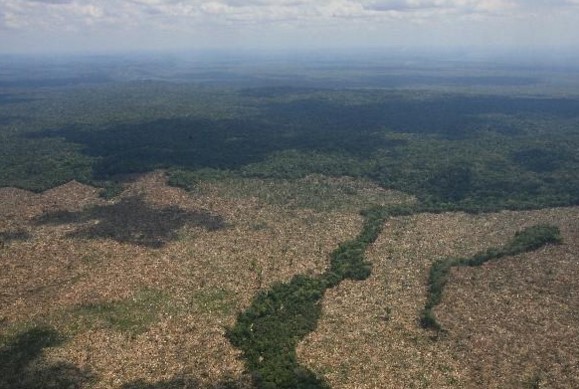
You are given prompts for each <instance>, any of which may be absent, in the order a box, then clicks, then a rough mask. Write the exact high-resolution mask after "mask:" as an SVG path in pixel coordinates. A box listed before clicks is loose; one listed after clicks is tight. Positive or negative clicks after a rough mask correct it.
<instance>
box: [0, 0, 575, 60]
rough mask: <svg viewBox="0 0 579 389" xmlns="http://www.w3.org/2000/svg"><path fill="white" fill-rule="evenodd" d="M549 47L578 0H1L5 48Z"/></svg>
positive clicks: (565, 29)
mask: <svg viewBox="0 0 579 389" xmlns="http://www.w3.org/2000/svg"><path fill="white" fill-rule="evenodd" d="M392 46H396V47H410V48H423V47H428V48H439V47H441V48H446V47H450V48H454V47H460V48H485V49H489V48H490V49H493V48H496V49H509V48H513V47H517V48H523V49H529V50H534V49H536V50H538V49H542V48H549V47H557V48H559V47H561V48H575V49H577V51H579V0H551V1H549V0H482V1H474V0H318V1H315V0H211V1H200V0H190V1H180V0H0V52H4V53H7V52H24V53H30V52H67V51H73V52H74V51H84V52H94V51H96V52H100V51H109V50H115V51H124V50H143V49H145V50H146V49H153V50H157V49H207V48H220V49H233V48H246V49H260V48H262V49H284V48H286V49H296V48H306V49H317V48H332V49H339V48H352V47H361V48H365V47H368V48H376V47H392Z"/></svg>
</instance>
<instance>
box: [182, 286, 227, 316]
mask: <svg viewBox="0 0 579 389" xmlns="http://www.w3.org/2000/svg"><path fill="white" fill-rule="evenodd" d="M233 298H234V294H233V293H232V292H231V291H229V290H225V289H221V288H217V289H212V290H201V291H199V292H197V293H195V294H194V296H193V298H192V300H191V303H192V304H194V305H196V306H198V307H200V308H201V309H202V310H203V311H205V312H220V313H223V314H225V315H227V314H229V313H230V312H231V311H232V310H233V308H234V306H235V301H234V299H233Z"/></svg>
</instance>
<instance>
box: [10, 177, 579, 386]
mask: <svg viewBox="0 0 579 389" xmlns="http://www.w3.org/2000/svg"><path fill="white" fill-rule="evenodd" d="M308 179H309V180H314V179H316V178H311V177H310V178H308ZM278 184H279V183H278ZM334 184H336V185H342V186H343V185H347V186H348V185H349V186H352V185H354V187H355V189H356V191H357V192H356V193H357V194H356V195H355V196H361V197H360V198H361V199H362V200H360V202H359V201H358V200H355V201H353V202H352V204H353V206H352V207H342V208H340V207H338V208H336V207H334V206H329V207H327V208H316V206H312V207H303V206H302V205H304V204H303V200H302V197H299V196H298V197H295V196H294V194H292V193H294V192H292V191H293V190H294V188H291V190H290V189H287V190H288V192H287V193H290V195H287V196H286V195H283V196H281V197H279V198H280V199H282V200H279V201H278V200H277V199H274V200H272V199H271V196H270V197H269V198H268V197H267V196H266V192H267V190H271V191H275V190H276V188H277V187H276V186H275V185H273V184H272V185H273V186H272V187H266V188H269V189H263V187H261V189H259V188H260V185H259V184H258V183H256V182H250V183H245V184H244V185H246V186H248V187H249V189H247V188H245V187H243V186H240V187H238V190H237V191H236V189H235V185H242V184H239V182H237V183H235V182H230V183H229V184H228V185H230V186H229V187H224V186H223V185H224V184H223V183H217V182H202V183H201V184H200V185H201V186H200V188H199V190H198V191H195V192H194V193H191V194H188V193H186V192H184V191H183V190H180V189H177V188H172V187H168V186H167V185H166V184H165V178H164V175H163V173H161V172H156V173H152V174H148V175H143V176H140V177H138V178H136V179H134V180H133V181H132V182H130V183H126V184H125V188H124V191H123V192H122V193H121V194H120V195H119V196H117V197H115V198H114V199H112V200H108V201H107V200H104V199H102V198H100V197H99V191H98V190H97V189H95V188H92V187H89V186H85V185H81V184H78V183H75V182H71V183H69V184H66V185H64V186H61V187H58V188H54V189H52V190H50V191H47V192H44V193H42V194H33V193H30V192H26V191H22V190H17V189H11V188H4V189H0V233H2V234H5V235H6V236H7V237H10V236H12V237H14V236H16V238H14V239H12V238H11V239H5V246H4V248H3V249H1V250H0V293H1V294H0V342H2V343H1V344H0V345H3V346H5V345H6V344H8V343H7V342H9V341H10V339H14V336H16V335H17V334H21V333H23V331H26V330H27V329H29V328H31V327H32V326H33V325H35V324H37V323H44V324H45V325H48V326H50V327H53V328H54V329H56V330H57V331H58V332H59V333H61V334H62V336H63V337H64V338H65V339H66V341H64V342H63V343H60V344H59V345H58V347H56V345H55V347H48V348H46V349H44V350H43V352H42V358H40V359H38V360H36V361H35V362H34V364H33V365H31V366H35V367H34V368H33V369H32V370H30V371H49V370H46V369H43V366H44V367H50V366H72V367H74V369H77V370H74V371H78V372H82V375H81V376H82V377H89V376H90V377H92V378H91V380H85V381H83V382H84V383H85V386H86V387H90V388H125V389H126V388H170V387H193V388H195V387H199V388H209V387H219V385H222V386H225V385H231V386H229V387H249V386H250V380H249V377H247V375H246V374H245V373H244V371H243V370H244V366H243V363H242V361H241V360H240V358H239V351H238V350H236V349H235V348H233V347H232V346H231V344H230V343H229V342H228V341H227V339H226V338H225V336H224V334H225V328H226V327H231V326H232V325H233V324H234V323H235V318H236V317H237V314H238V312H240V311H242V310H244V309H246V308H247V307H248V306H249V304H250V303H251V301H252V299H253V298H254V296H255V295H256V293H257V291H258V290H260V289H262V290H265V289H269V288H270V286H271V285H272V284H273V283H275V282H288V281H289V280H291V278H292V277H293V276H294V275H296V274H305V275H317V274H321V273H323V272H324V271H325V270H326V268H327V266H328V260H329V254H330V253H331V252H332V251H333V250H334V249H335V248H336V247H337V246H338V245H339V244H340V243H341V242H344V241H348V240H350V239H352V238H354V237H355V236H356V235H357V234H358V233H359V231H360V228H361V225H362V224H361V223H362V219H361V217H360V216H359V215H358V214H357V211H356V210H354V208H355V206H357V205H358V204H361V203H364V204H368V203H372V202H373V201H375V200H376V199H381V200H379V201H384V198H385V197H384V196H382V195H381V194H380V193H378V192H375V191H373V189H368V191H369V192H368V197H366V200H364V199H363V193H364V191H363V190H362V189H360V188H361V187H360V188H358V187H357V186H356V185H358V184H352V183H351V182H350V181H348V182H345V183H344V182H339V183H334ZM280 185H282V187H283V188H285V186H284V185H286V184H285V183H282V184H280ZM288 185H289V184H288ZM311 185H312V187H314V186H315V185H314V184H311ZM328 185H329V184H328ZM332 185H333V184H332ZM359 185H362V184H359ZM278 186H279V185H278ZM288 188H289V187H288ZM250 189H251V190H250ZM258 189H259V192H256V191H257V190H258ZM278 189H279V188H278ZM364 190H366V189H364ZM236 193H237V195H235V194H236ZM328 193H329V192H328ZM272 196H277V195H272ZM284 196H285V197H284ZM292 196H294V197H293V198H296V199H297V200H295V204H298V205H299V206H292V204H285V203H284V201H286V200H284V199H291V198H292ZM300 196H301V195H300ZM353 196H354V195H353ZM372 196H374V197H372ZM376 196H377V197H376ZM306 197H307V196H306V195H304V197H303V199H305V198H306ZM368 198H372V199H370V200H368ZM391 199H394V197H391ZM304 201H305V200H304ZM376 201H377V200H376ZM392 201H394V202H396V201H402V200H400V198H397V200H392ZM295 204H294V205H295ZM127 206H129V207H128V208H129V209H130V213H128V214H126V217H127V218H131V219H132V218H136V219H140V218H143V220H146V219H147V218H149V219H150V220H151V221H150V224H147V223H148V222H147V223H144V225H143V227H144V230H145V231H151V233H154V234H157V233H160V232H159V231H157V230H156V229H155V227H154V226H155V225H156V221H160V222H161V224H162V223H163V222H165V221H166V223H165V224H166V225H167V228H166V230H163V231H161V232H162V233H163V234H162V235H155V236H153V235H146V234H145V235H138V234H139V233H142V232H141V231H140V230H138V228H140V227H139V226H137V225H135V227H134V228H135V229H134V230H132V231H133V233H134V235H131V236H132V237H133V238H130V237H129V238H124V235H122V234H123V232H118V233H117V232H116V231H122V229H123V228H124V227H126V226H125V224H126V223H125V222H124V221H123V220H126V218H125V219H123V218H120V217H117V216H118V214H123V212H124V211H123V210H124V209H125V208H123V207H127ZM119 207H120V208H119ZM167 209H170V210H171V212H167V211H166V210H167ZM90 210H92V211H90ZM94 210H98V211H94ZM164 210H165V211H164ZM127 212H128V211H127ZM43 215H44V216H43ZM46 215H53V216H46ZM54 215H61V216H62V215H67V217H64V218H59V220H58V222H56V217H55V216H54ZM72 215H74V217H72ZM159 215H160V216H159ZM175 215H177V216H175ZM186 215H188V216H186ZM191 215H193V218H192V219H188V217H189V216H191ZM195 215H197V216H198V215H204V216H203V217H219V218H220V219H219V222H220V223H221V222H223V225H222V224H219V226H224V228H206V226H205V225H204V224H203V223H197V222H196V220H197V219H195ZM207 215H209V216H207ZM69 216H70V218H69ZM578 216H579V208H561V209H550V210H542V211H529V212H501V213H495V214H487V215H477V216H473V215H466V214H462V213H448V214H440V215H434V214H421V215H414V216H409V217H395V218H392V219H390V220H389V221H387V223H386V226H385V228H384V231H383V233H382V234H381V235H380V237H379V239H378V241H377V242H376V243H375V244H374V245H373V246H371V248H370V249H369V251H368V252H367V255H366V257H367V259H368V260H370V261H372V263H373V271H372V275H371V276H370V278H369V279H367V280H365V281H356V282H353V281H347V280H346V281H344V282H342V283H341V284H340V285H339V286H337V287H335V288H333V289H329V290H327V291H326V293H325V296H324V299H323V300H322V304H323V311H322V316H321V319H320V321H319V323H318V329H317V331H315V332H314V333H311V334H310V335H309V336H308V337H306V339H305V340H304V341H303V342H302V343H301V344H300V346H299V347H298V359H299V361H300V363H301V364H304V365H306V366H307V367H308V368H310V369H312V370H313V371H315V372H316V373H318V374H320V375H321V376H323V377H324V378H325V379H327V380H328V382H329V383H330V384H331V385H332V387H334V388H388V387H391V388H398V387H400V386H401V385H403V386H404V387H408V388H411V387H437V388H438V387H440V388H444V387H481V388H483V387H513V388H515V387H516V388H520V387H525V385H527V386H529V385H535V386H534V387H537V386H538V387H549V388H558V387H560V388H563V387H577V386H579V371H578V370H579V369H578V367H577V366H579V361H578V358H579V354H578V353H577V351H576V347H574V345H576V344H577V343H578V342H579V323H578V321H579V317H577V315H576V312H578V311H579V309H578V308H579V306H578V304H579V298H578V296H577V291H578V290H579V285H577V284H578V283H579V278H578V277H577V276H576V274H579V272H578V270H579V269H577V268H578V266H579V263H578V261H577V253H578V252H579V247H577V245H578V244H579V243H577V242H579V224H578V222H577V220H578V219H579V217H578ZM51 218H54V219H51ZM107 218H108V219H107ZM173 219H176V221H177V222H175V223H174V224H172V223H173V221H174V220H173ZM202 219H203V218H202ZM39 220H44V221H45V222H43V223H39V222H38V221H39ZM103 220H104V223H105V224H104V225H105V226H107V230H106V231H107V233H106V234H105V233H103V234H100V235H99V234H96V235H99V237H98V239H93V237H94V235H92V236H91V234H92V233H94V231H93V230H90V228H93V227H94V226H98V225H103ZM107 220H108V221H107ZM187 220H189V221H192V222H190V223H189V222H187ZM203 220H204V219H203ZM48 221H51V222H48ZM95 222H97V223H95ZM107 223H108V224H107ZM538 223H548V224H552V225H556V226H559V228H560V229H561V233H562V236H563V241H564V244H563V245H561V246H557V247H554V246H553V247H552V246H548V247H546V248H542V249H540V250H538V251H536V252H533V253H527V254H522V255H518V256H515V257H509V258H506V259H503V260H501V261H500V262H493V261H491V262H489V263H486V264H485V265H483V266H481V267H480V268H460V269H453V270H452V272H451V276H450V279H449V282H448V284H447V285H446V289H445V291H444V295H443V298H442V302H441V304H440V305H439V306H437V308H436V316H437V319H438V320H439V321H440V322H441V323H442V324H443V326H444V327H445V328H446V329H447V330H448V334H447V335H446V336H445V337H441V338H438V339H437V340H435V339H432V337H431V333H429V332H428V331H425V330H423V329H421V328H420V326H419V324H418V318H419V314H420V310H421V309H422V307H423V306H424V301H425V298H426V286H427V277H428V270H429V267H430V265H431V264H432V262H433V261H435V260H437V259H442V258H445V257H450V256H469V255H472V254H474V253H476V252H479V251H482V250H485V249H487V248H489V247H496V246H501V245H503V244H505V243H506V242H507V241H508V239H509V238H510V237H512V236H513V234H514V233H515V232H516V231H518V230H521V229H523V228H524V227H528V226H531V225H534V224H538ZM81 232H82V233H81ZM97 232H98V231H97ZM109 232H110V233H109ZM11 234H12V235H11ZM87 234H88V235H87ZM2 236H4V235H2ZM151 236H152V238H151ZM19 237H22V239H20V238H19ZM119 237H120V238H119ZM86 238H90V239H86ZM153 240H157V241H160V242H163V244H161V245H151V244H142V243H143V242H151V241H153ZM31 374H32V373H31ZM529 387H533V386H529Z"/></svg>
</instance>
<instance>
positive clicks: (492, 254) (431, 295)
mask: <svg viewBox="0 0 579 389" xmlns="http://www.w3.org/2000/svg"><path fill="white" fill-rule="evenodd" d="M561 240H562V239H561V234H560V232H559V228H557V227H555V226H550V225H542V224H541V225H536V226H532V227H528V228H526V229H524V230H522V231H518V232H517V233H516V234H515V236H514V238H513V239H512V240H511V241H510V242H509V243H507V244H506V245H505V246H503V247H501V248H491V249H488V250H486V251H483V252H480V253H477V254H475V255H474V256H472V257H470V258H449V259H445V260H439V261H436V262H435V263H434V264H433V265H432V267H431V268H430V274H429V278H428V297H427V299H426V304H425V306H424V309H423V310H422V313H421V316H420V323H421V325H422V327H424V328H429V329H434V330H438V331H441V330H443V328H442V326H441V325H440V323H439V322H438V321H437V320H436V316H435V315H434V308H435V307H436V306H437V305H438V304H439V303H440V301H441V300H442V293H443V291H444V287H445V285H446V283H447V282H448V277H449V274H450V270H451V269H452V268H453V267H457V266H469V267H474V266H480V265H482V264H484V263H486V262H488V261H491V260H495V259H500V258H503V257H506V256H512V255H517V254H521V253H524V252H528V251H533V250H536V249H538V248H540V247H542V246H544V245H546V244H558V243H560V242H561Z"/></svg>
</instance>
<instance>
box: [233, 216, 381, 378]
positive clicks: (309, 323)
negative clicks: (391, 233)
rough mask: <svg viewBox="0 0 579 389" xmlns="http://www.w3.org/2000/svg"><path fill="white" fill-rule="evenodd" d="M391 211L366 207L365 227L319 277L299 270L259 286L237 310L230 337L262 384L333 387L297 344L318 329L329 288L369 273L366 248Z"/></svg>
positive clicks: (331, 260)
mask: <svg viewBox="0 0 579 389" xmlns="http://www.w3.org/2000/svg"><path fill="white" fill-rule="evenodd" d="M387 215H388V213H387V212H386V211H385V210H384V209H382V208H375V209H372V210H368V211H366V212H365V213H364V216H365V223H364V227H363V229H362V231H361V233H360V234H359V235H358V236H357V237H356V238H355V239H354V240H352V241H349V242H346V243H343V244H341V245H340V246H339V247H338V248H337V249H336V250H335V251H334V252H333V253H332V254H331V257H330V267H329V269H328V270H327V271H326V272H325V273H323V274H322V275H320V276H318V277H307V276H303V275H297V276H295V277H294V278H293V279H292V280H291V281H290V282H289V283H287V284H276V285H274V286H273V287H272V288H271V289H270V290H269V291H267V292H265V291H262V292H260V293H259V294H258V295H257V297H256V298H255V299H254V300H253V302H252V304H251V306H250V307H249V308H248V309H247V310H246V311H245V312H243V313H241V314H240V315H239V316H238V318H237V322H236V324H235V326H234V327H233V328H231V329H229V330H228V332H227V337H228V338H229V340H230V341H231V343H232V344H233V345H234V346H235V347H237V348H239V349H241V350H242V351H243V357H244V358H245V360H246V366H247V368H248V370H249V371H250V372H251V373H252V376H253V379H254V383H255V385H256V386H257V387H258V388H329V385H328V384H327V383H326V382H325V381H324V380H323V379H322V378H320V377H317V376H316V375H315V374H314V373H313V372H311V371H309V370H308V369H306V368H305V367H303V366H300V365H299V363H298V361H297V357H296V353H295V349H296V346H297V344H298V342H299V341H300V340H301V339H303V338H304V337H305V336H306V335H307V334H308V333H310V332H312V331H314V330H315V328H316V325H317V322H318V319H319V317H320V313H321V305H320V300H321V299H322V297H323V295H324V293H325V291H326V289H328V288H332V287H335V286H337V285H338V284H339V283H340V282H341V281H343V280H345V279H352V280H364V279H366V278H368V276H369V275H370V273H371V266H370V264H369V263H368V262H366V261H365V259H364V253H365V251H366V248H367V247H368V245H370V244H371V243H372V242H374V241H375V240H376V239H377V237H378V235H379V234H380V231H381V229H382V225H383V223H384V219H385V218H386V217H387Z"/></svg>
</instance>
